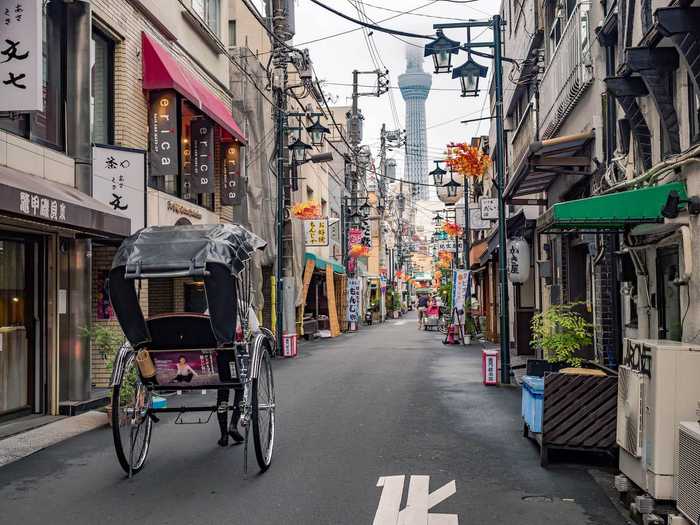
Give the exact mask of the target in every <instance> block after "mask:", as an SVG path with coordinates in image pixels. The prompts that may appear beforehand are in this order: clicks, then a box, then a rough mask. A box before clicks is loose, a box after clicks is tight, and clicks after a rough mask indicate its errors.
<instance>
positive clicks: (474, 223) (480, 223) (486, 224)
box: [469, 199, 491, 230]
mask: <svg viewBox="0 0 700 525" xmlns="http://www.w3.org/2000/svg"><path fill="white" fill-rule="evenodd" d="M482 200H484V199H482ZM490 228H491V222H490V221H489V220H487V219H484V218H482V215H481V207H480V206H479V204H470V205H469V229H470V230H488V229H490Z"/></svg>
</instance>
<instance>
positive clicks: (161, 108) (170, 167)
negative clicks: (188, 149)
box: [148, 91, 179, 177]
mask: <svg viewBox="0 0 700 525" xmlns="http://www.w3.org/2000/svg"><path fill="white" fill-rule="evenodd" d="M149 120H150V127H149V130H148V131H149V142H150V148H149V151H148V157H149V167H150V174H151V176H153V177H164V176H168V175H169V176H177V175H178V171H179V170H178V158H177V155H178V153H177V141H178V136H177V97H176V96H175V93H174V92H172V91H166V92H163V93H159V94H158V96H155V97H153V100H152V101H151V111H150V115H149Z"/></svg>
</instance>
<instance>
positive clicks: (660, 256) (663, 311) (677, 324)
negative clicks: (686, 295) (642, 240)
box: [656, 247, 683, 341]
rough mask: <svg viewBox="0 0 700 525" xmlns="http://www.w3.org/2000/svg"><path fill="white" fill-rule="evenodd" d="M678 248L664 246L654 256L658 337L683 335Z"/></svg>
mask: <svg viewBox="0 0 700 525" xmlns="http://www.w3.org/2000/svg"><path fill="white" fill-rule="evenodd" d="M678 272H679V254H678V248H677V247H673V248H664V249H661V250H658V251H657V256H656V302H657V311H658V316H659V317H658V319H659V339H669V340H671V341H680V340H681V336H682V335H683V326H682V321H681V286H679V284H678V279H679V273H678Z"/></svg>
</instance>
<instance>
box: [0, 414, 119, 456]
mask: <svg viewBox="0 0 700 525" xmlns="http://www.w3.org/2000/svg"><path fill="white" fill-rule="evenodd" d="M107 423H108V421H107V414H105V413H104V412H98V411H96V410H91V411H90V412H85V413H84V414H80V415H79V416H73V417H68V418H65V419H61V420H60V421H55V422H53V423H49V424H48V425H44V426H42V427H39V428H35V429H32V430H29V431H27V432H22V433H20V434H15V435H14V436H10V437H8V438H6V439H3V440H2V441H0V467H4V466H5V465H9V464H10V463H13V462H15V461H17V460H20V459H22V458H25V457H27V456H30V455H32V454H34V453H35V452H39V451H40V450H43V449H45V448H47V447H50V446H52V445H55V444H57V443H60V442H62V441H65V440H67V439H70V438H72V437H75V436H78V435H80V434H83V433H85V432H89V431H91V430H95V429H97V428H102V427H104V426H107Z"/></svg>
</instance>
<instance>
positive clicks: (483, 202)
mask: <svg viewBox="0 0 700 525" xmlns="http://www.w3.org/2000/svg"><path fill="white" fill-rule="evenodd" d="M479 205H480V206H481V218H482V219H484V220H485V221H497V220H498V199H489V198H485V197H482V198H481V199H479Z"/></svg>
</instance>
